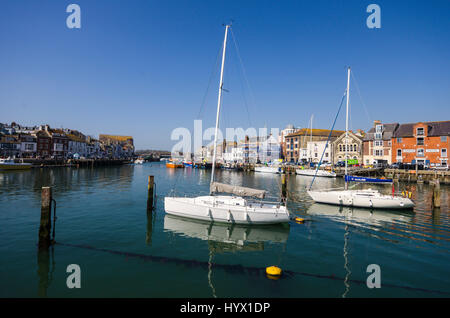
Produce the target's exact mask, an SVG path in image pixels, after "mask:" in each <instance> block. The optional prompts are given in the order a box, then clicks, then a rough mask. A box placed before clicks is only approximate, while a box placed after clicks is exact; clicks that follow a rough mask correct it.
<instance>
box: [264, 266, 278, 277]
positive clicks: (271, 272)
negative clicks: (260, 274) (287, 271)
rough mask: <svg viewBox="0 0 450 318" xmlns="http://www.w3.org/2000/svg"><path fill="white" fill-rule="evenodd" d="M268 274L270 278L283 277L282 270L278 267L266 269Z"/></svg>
mask: <svg viewBox="0 0 450 318" xmlns="http://www.w3.org/2000/svg"><path fill="white" fill-rule="evenodd" d="M266 274H267V275H270V276H281V268H279V267H276V266H269V267H267V268H266Z"/></svg>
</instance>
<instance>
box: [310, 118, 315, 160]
mask: <svg viewBox="0 0 450 318" xmlns="http://www.w3.org/2000/svg"><path fill="white" fill-rule="evenodd" d="M313 118H314V114H312V115H311V130H310V131H309V133H310V138H309V140H310V143H311V145H310V147H309V162H312V161H313V156H312V150H311V147H312V122H313ZM309 168H311V166H309Z"/></svg>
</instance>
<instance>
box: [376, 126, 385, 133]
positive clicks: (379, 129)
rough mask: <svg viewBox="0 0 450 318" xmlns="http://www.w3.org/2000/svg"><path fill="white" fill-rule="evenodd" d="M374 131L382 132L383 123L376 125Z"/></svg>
mask: <svg viewBox="0 0 450 318" xmlns="http://www.w3.org/2000/svg"><path fill="white" fill-rule="evenodd" d="M375 131H376V132H377V133H381V132H383V125H376V127H375Z"/></svg>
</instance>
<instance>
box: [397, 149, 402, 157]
mask: <svg viewBox="0 0 450 318" xmlns="http://www.w3.org/2000/svg"><path fill="white" fill-rule="evenodd" d="M401 156H402V150H401V149H397V157H401Z"/></svg>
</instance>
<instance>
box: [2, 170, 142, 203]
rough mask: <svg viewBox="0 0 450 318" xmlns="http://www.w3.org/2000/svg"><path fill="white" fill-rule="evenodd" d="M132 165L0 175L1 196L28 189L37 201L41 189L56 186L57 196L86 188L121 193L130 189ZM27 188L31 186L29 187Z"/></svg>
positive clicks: (17, 172)
mask: <svg viewBox="0 0 450 318" xmlns="http://www.w3.org/2000/svg"><path fill="white" fill-rule="evenodd" d="M133 172H134V169H133V166H131V165H121V166H109V167H96V168H80V169H74V168H56V169H52V168H45V169H31V171H27V173H24V172H22V171H14V172H13V171H11V172H8V173H0V189H1V192H2V193H5V194H7V193H8V194H13V193H16V192H20V191H23V189H29V188H31V190H32V191H34V195H35V198H36V199H37V200H40V197H41V188H42V187H46V186H49V185H51V186H54V187H57V193H58V195H59V194H62V193H66V192H71V191H80V190H86V189H88V188H103V187H112V188H114V189H118V190H123V189H127V188H130V187H131V183H132V180H133ZM30 185H31V187H30Z"/></svg>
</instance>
